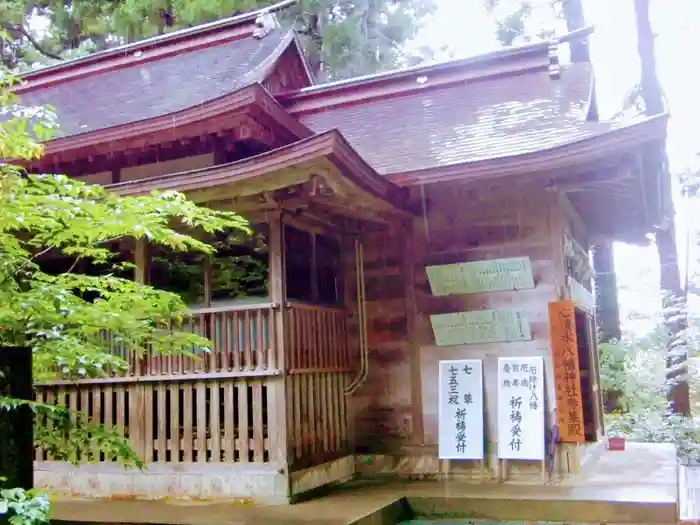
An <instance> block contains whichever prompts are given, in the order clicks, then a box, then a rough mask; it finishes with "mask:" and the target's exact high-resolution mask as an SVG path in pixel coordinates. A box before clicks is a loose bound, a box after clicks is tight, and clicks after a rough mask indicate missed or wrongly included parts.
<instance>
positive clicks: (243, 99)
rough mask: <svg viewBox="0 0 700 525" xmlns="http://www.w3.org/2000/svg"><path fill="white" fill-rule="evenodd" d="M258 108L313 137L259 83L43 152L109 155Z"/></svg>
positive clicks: (299, 134) (55, 143) (49, 145)
mask: <svg viewBox="0 0 700 525" xmlns="http://www.w3.org/2000/svg"><path fill="white" fill-rule="evenodd" d="M255 109H257V110H259V111H262V112H263V113H266V114H268V115H269V116H270V117H272V118H273V119H274V120H275V121H276V122H278V123H279V124H280V125H282V126H283V127H284V128H285V129H286V130H287V131H288V132H289V133H290V134H291V135H292V136H293V137H294V138H295V139H298V138H305V137H309V136H311V135H312V132H311V131H310V130H309V129H308V128H307V127H306V126H304V125H303V124H301V123H300V122H299V121H298V120H297V119H295V118H294V117H292V116H290V115H289V114H288V113H287V112H286V111H285V110H284V108H282V106H280V105H279V104H278V103H277V101H276V100H275V99H274V97H272V95H270V94H269V93H268V92H267V90H266V89H265V88H263V87H262V86H261V85H260V84H259V83H256V84H251V85H250V86H247V87H244V88H242V89H240V90H238V91H235V92H233V93H229V94H227V95H224V96H223V97H219V98H216V99H213V100H208V101H206V102H204V103H202V104H200V105H198V106H193V107H190V108H187V109H184V110H182V111H178V112H175V113H169V114H166V115H161V116H158V117H154V118H151V119H146V120H140V121H137V122H132V123H129V124H123V125H119V126H113V127H109V128H104V129H99V130H96V131H92V132H88V133H80V134H77V135H71V136H69V137H65V138H58V139H54V140H51V141H48V142H46V143H45V145H44V153H45V154H46V155H52V154H66V153H68V152H71V151H76V150H81V149H86V148H100V147H101V149H102V150H104V151H100V153H103V154H104V153H109V152H110V151H118V150H119V149H121V148H119V147H118V145H116V144H115V143H117V142H120V141H128V140H131V139H136V140H142V139H144V138H147V137H149V136H153V135H156V134H163V133H165V134H167V133H172V135H173V137H177V130H178V129H182V128H185V127H187V126H192V125H193V124H202V123H206V121H208V120H214V119H218V118H221V117H222V116H225V115H227V114H234V113H250V112H253V111H254V110H255Z"/></svg>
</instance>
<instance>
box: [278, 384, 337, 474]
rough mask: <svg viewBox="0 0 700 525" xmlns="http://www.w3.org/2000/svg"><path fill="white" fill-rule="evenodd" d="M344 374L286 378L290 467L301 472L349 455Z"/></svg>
mask: <svg viewBox="0 0 700 525" xmlns="http://www.w3.org/2000/svg"><path fill="white" fill-rule="evenodd" d="M346 380H347V374H345V373H343V372H310V373H302V374H294V375H290V376H288V377H287V432H288V435H289V442H290V449H291V450H290V458H289V462H290V465H291V466H290V468H291V469H292V470H298V469H302V468H306V467H310V466H313V465H318V464H321V463H324V462H326V461H329V460H331V459H336V458H339V457H341V456H344V455H347V454H349V453H350V452H349V450H350V437H349V426H348V413H347V402H346V396H345V392H344V390H345V385H346Z"/></svg>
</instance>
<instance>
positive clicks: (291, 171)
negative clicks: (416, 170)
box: [107, 130, 407, 213]
mask: <svg viewBox="0 0 700 525" xmlns="http://www.w3.org/2000/svg"><path fill="white" fill-rule="evenodd" d="M333 167H334V168H335V169H332V168H333ZM329 168H331V169H329ZM317 176H318V177H321V178H322V179H325V178H329V179H332V180H328V181H326V182H327V183H328V185H329V186H330V187H331V188H333V187H334V186H335V187H336V188H335V189H338V190H341V191H342V190H347V189H351V193H352V194H353V195H363V196H364V197H365V199H369V201H367V202H370V203H371V202H375V203H377V204H378V205H380V207H381V208H384V210H385V211H386V210H392V209H393V210H395V211H396V212H400V213H407V210H406V207H405V206H406V204H405V203H406V202H407V193H406V191H405V190H404V189H402V188H399V187H398V186H396V185H395V184H394V183H392V182H390V181H388V180H386V179H385V178H383V177H382V176H381V175H379V174H377V173H376V172H375V171H374V170H373V169H372V168H371V167H370V166H369V165H368V164H367V163H366V162H364V160H362V158H361V157H360V156H359V155H358V154H357V152H355V151H354V150H353V149H352V148H351V147H350V145H349V144H348V143H347V141H346V140H345V139H344V138H343V136H342V135H341V134H340V132H338V131H337V130H331V131H328V132H325V133H322V134H319V135H315V136H313V137H309V138H306V139H303V140H300V141H298V142H295V143H294V144H291V145H289V146H284V147H282V148H277V149H275V150H272V151H269V152H266V153H263V154H260V155H256V156H254V157H250V158H247V159H244V160H240V161H236V162H232V163H228V164H221V165H216V166H211V167H208V168H203V169H198V170H192V171H187V172H181V173H173V174H168V175H162V176H158V177H152V178H148V179H140V180H135V181H128V182H122V183H117V184H111V185H108V186H107V189H108V190H111V191H113V192H114V193H117V194H118V195H122V196H138V195H145V194H148V193H150V192H152V191H168V190H171V191H179V192H183V193H186V194H188V196H190V198H192V199H193V200H195V201H198V202H203V203H205V202H212V201H214V200H219V199H221V198H232V197H236V196H250V195H255V194H257V193H264V192H269V191H274V190H278V189H282V188H286V187H291V186H296V185H299V184H303V183H305V182H308V181H310V180H311V179H312V178H314V177H317ZM365 204H367V203H365Z"/></svg>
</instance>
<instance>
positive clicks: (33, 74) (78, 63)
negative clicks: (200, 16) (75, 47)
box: [20, 0, 297, 81]
mask: <svg viewBox="0 0 700 525" xmlns="http://www.w3.org/2000/svg"><path fill="white" fill-rule="evenodd" d="M296 3H297V0H282V1H280V2H278V3H276V4H273V5H270V6H267V7H264V8H261V9H256V10H254V11H250V12H247V13H242V14H239V15H235V16H231V17H228V18H223V19H221V20H216V21H214V22H208V23H205V24H199V25H196V26H193V27H186V28H184V29H178V30H176V31H171V32H169V33H166V34H163V35H157V36H152V37H149V38H144V39H143V40H139V41H137V42H130V43H128V44H123V45H121V46H116V47H112V48H110V49H105V50H104V51H98V52H97V53H92V54H90V55H87V56H84V57H80V58H74V59H72V60H66V61H64V62H59V63H57V64H52V65H50V66H46V67H42V68H39V69H35V70H32V71H27V72H24V73H22V74H21V75H20V78H21V79H22V80H26V81H31V80H34V79H37V78H39V77H42V76H45V75H54V74H57V73H62V72H65V71H67V70H70V69H72V68H76V67H78V68H79V67H83V66H88V65H93V64H96V63H99V62H104V61H108V60H110V59H113V58H119V57H124V56H125V55H129V54H134V53H137V52H138V51H142V50H144V49H154V48H158V47H165V46H168V45H172V44H174V43H176V42H180V41H182V40H186V39H188V38H191V37H193V36H204V35H208V34H212V33H216V32H217V31H222V30H225V29H230V28H233V27H236V26H241V25H245V24H250V26H251V27H250V30H251V34H252V33H253V32H254V31H255V29H256V25H257V24H258V23H259V22H258V21H259V20H260V19H261V17H265V19H266V20H267V19H269V15H272V14H274V13H275V12H277V11H280V10H282V9H285V8H287V7H289V6H292V5H294V4H296Z"/></svg>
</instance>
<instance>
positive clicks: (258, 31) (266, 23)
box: [253, 11, 280, 40]
mask: <svg viewBox="0 0 700 525" xmlns="http://www.w3.org/2000/svg"><path fill="white" fill-rule="evenodd" d="M255 26H256V27H255V31H253V38H256V39H258V40H259V39H261V38H265V37H266V36H267V35H269V34H270V33H271V32H272V31H274V30H275V29H277V28H278V27H280V23H279V21H278V20H277V17H276V16H275V15H274V14H272V13H271V12H269V11H263V12H262V13H260V15H259V16H258V17H257V18H256V19H255Z"/></svg>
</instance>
